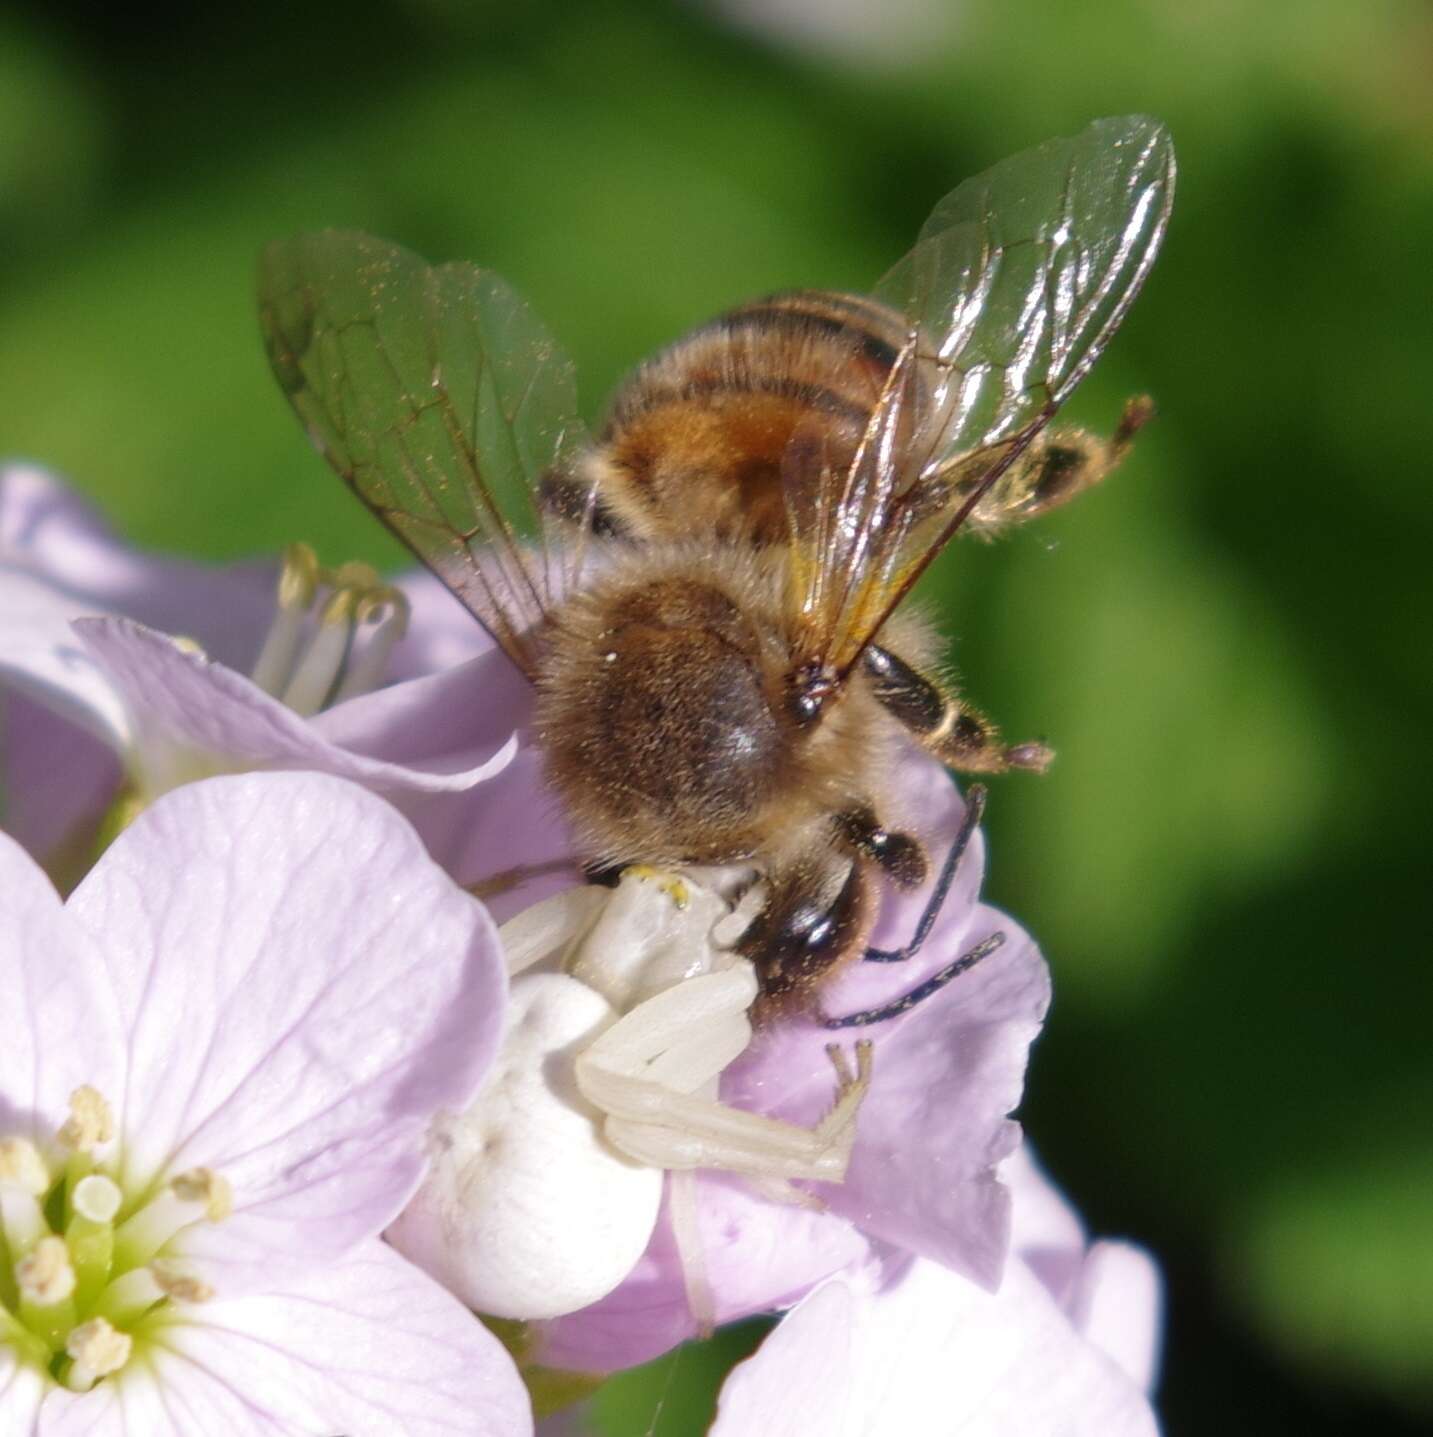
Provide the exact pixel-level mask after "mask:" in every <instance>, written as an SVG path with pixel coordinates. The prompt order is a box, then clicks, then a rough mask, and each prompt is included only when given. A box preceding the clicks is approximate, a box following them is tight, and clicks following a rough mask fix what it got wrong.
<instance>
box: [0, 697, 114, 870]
mask: <svg viewBox="0 0 1433 1437" xmlns="http://www.w3.org/2000/svg"><path fill="white" fill-rule="evenodd" d="M121 777H122V771H121V769H120V765H119V760H118V759H117V758H116V757H115V754H114V751H113V749H112V748H110V747H109V745H107V744H103V743H101V742H100V741H99V740H98V739H96V738H95V737H94V735H93V734H91V733H88V732H86V731H85V730H84V729H82V728H80V727H78V726H77V725H75V724H72V723H67V722H66V721H65V720H64V719H62V718H61V717H60V716H59V715H58V714H56V713H53V712H51V711H50V710H49V709H47V708H45V707H44V706H43V705H41V704H38V703H36V702H35V701H34V700H33V699H30V698H27V697H26V696H25V695H24V694H21V693H15V692H9V693H6V692H4V691H0V827H3V828H4V829H5V831H6V832H7V833H9V834H11V835H12V836H13V837H15V838H17V839H19V841H20V842H21V843H22V844H24V846H25V848H26V849H27V850H28V851H29V852H30V853H32V854H34V855H35V856H36V857H37V858H39V859H40V860H41V861H42V862H46V863H49V861H50V859H51V856H52V855H57V854H59V853H60V852H61V851H64V852H65V853H67V854H70V855H71V856H72V857H73V858H74V859H75V860H76V862H84V861H85V860H86V859H88V858H89V857H90V856H92V853H91V850H92V848H93V841H94V833H95V830H96V828H97V827H98V824H99V820H100V818H101V817H102V816H103V814H104V811H105V809H106V808H107V807H108V806H109V805H110V803H111V802H112V801H113V799H114V795H115V791H116V790H117V789H118V787H119V784H120V780H121Z"/></svg>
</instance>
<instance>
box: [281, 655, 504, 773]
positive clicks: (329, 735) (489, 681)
mask: <svg viewBox="0 0 1433 1437" xmlns="http://www.w3.org/2000/svg"><path fill="white" fill-rule="evenodd" d="M531 717H532V683H531V681H530V680H529V679H527V678H526V677H524V676H523V675H522V674H521V673H519V672H518V670H517V669H516V668H515V667H514V666H513V664H512V661H511V660H510V659H509V658H508V657H507V655H506V654H504V653H502V652H501V651H500V650H497V649H494V650H492V651H491V652H489V653H485V654H479V655H477V657H475V658H469V659H467V660H466V661H465V662H463V663H461V664H459V665H457V666H456V667H454V668H450V669H445V670H442V671H440V672H436V673H430V674H427V675H425V676H423V677H421V678H413V679H408V680H406V681H405V682H403V683H399V684H393V685H391V686H390V687H388V688H386V689H378V690H376V691H375V692H373V693H368V694H362V695H360V696H359V697H357V698H352V699H349V700H348V701H347V702H346V703H341V704H338V705H336V706H335V707H333V708H331V709H325V710H324V711H323V712H322V713H319V714H315V715H314V716H313V718H312V719H310V720H309V723H310V724H311V726H312V727H313V729H314V731H315V732H317V733H318V734H319V735H321V736H322V737H323V738H324V739H326V740H327V741H328V742H329V743H330V744H333V745H334V746H335V747H337V748H342V749H346V750H348V751H349V752H351V753H356V754H362V755H364V756H365V757H367V758H372V759H376V760H379V761H381V762H385V763H395V764H401V765H405V766H408V767H416V766H418V765H423V764H426V765H430V766H435V767H436V766H437V765H443V766H444V767H447V768H452V767H453V766H454V764H453V755H455V754H463V753H470V754H491V753H496V752H498V751H499V750H501V749H502V747H503V746H504V745H505V744H506V743H507V742H508V740H509V739H510V738H511V736H512V734H513V731H514V730H515V729H517V728H518V727H519V726H520V725H522V724H524V723H526V722H527V721H528V720H529V719H531Z"/></svg>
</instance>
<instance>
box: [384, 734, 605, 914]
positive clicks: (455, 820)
mask: <svg viewBox="0 0 1433 1437" xmlns="http://www.w3.org/2000/svg"><path fill="white" fill-rule="evenodd" d="M399 802H400V803H401V806H402V808H403V811H404V812H405V813H406V814H407V815H408V816H409V817H410V818H411V819H412V820H413V825H414V827H415V828H417V830H418V832H419V833H421V834H422V835H423V841H424V842H425V843H426V844H427V845H428V851H429V852H430V853H431V854H432V855H433V857H434V858H435V859H436V860H437V861H438V862H439V863H441V864H442V866H443V867H444V869H446V870H447V872H449V873H451V874H452V875H453V877H454V878H455V879H456V880H457V881H458V882H459V883H462V884H465V885H467V884H472V885H476V887H475V891H476V892H479V893H481V894H483V901H484V902H485V903H487V905H488V907H489V908H490V909H491V910H492V914H493V917H494V918H496V919H497V921H498V922H499V923H506V922H507V920H508V919H509V918H513V917H515V916H516V915H517V914H519V913H521V912H522V911H523V910H524V909H525V908H529V907H531V906H532V904H534V903H539V902H541V901H542V899H544V898H548V897H551V896H552V894H554V893H558V892H560V891H561V890H562V889H564V888H571V887H572V886H573V884H575V883H581V882H582V881H583V879H582V870H581V868H580V866H579V863H578V860H577V857H576V854H575V849H574V844H573V840H572V835H571V832H570V830H569V829H568V826H567V821H566V819H565V818H564V817H563V815H562V811H561V809H560V807H559V805H558V803H557V800H556V798H555V796H554V795H553V794H552V792H551V791H550V790H549V789H548V788H546V787H545V785H544V783H543V777H542V755H541V754H540V753H539V752H538V751H537V749H535V748H534V747H532V745H531V744H522V746H520V747H519V749H518V752H517V755H516V757H515V758H514V759H513V761H512V762H511V763H510V764H509V765H508V766H507V768H505V769H504V770H503V771H502V772H501V773H500V774H498V775H497V776H496V777H495V778H491V779H489V780H488V781H487V782H486V783H484V784H482V785H481V786H479V787H477V788H474V789H472V790H471V791H470V792H469V793H466V794H464V795H463V801H462V802H461V803H455V802H453V801H451V800H448V799H445V798H443V797H427V796H418V797H414V798H404V799H402V800H399Z"/></svg>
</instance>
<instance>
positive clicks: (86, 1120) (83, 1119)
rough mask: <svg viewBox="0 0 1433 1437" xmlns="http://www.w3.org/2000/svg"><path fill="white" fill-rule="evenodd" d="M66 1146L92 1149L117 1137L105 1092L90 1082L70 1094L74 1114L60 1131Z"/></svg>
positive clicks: (87, 1151) (62, 1143)
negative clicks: (101, 1091) (93, 1086)
mask: <svg viewBox="0 0 1433 1437" xmlns="http://www.w3.org/2000/svg"><path fill="white" fill-rule="evenodd" d="M56 1137H57V1138H58V1139H59V1141H60V1145H61V1146H62V1147H65V1148H68V1149H69V1150H70V1151H71V1152H74V1153H92V1152H93V1151H94V1150H95V1149H96V1148H97V1147H99V1146H100V1145H101V1144H102V1143H107V1142H109V1141H110V1139H111V1138H113V1137H114V1113H113V1112H112V1111H111V1110H110V1105H109V1104H108V1103H107V1102H106V1101H105V1098H104V1095H103V1094H102V1093H100V1092H98V1091H97V1090H96V1089H94V1088H92V1087H90V1085H89V1084H88V1083H85V1084H83V1085H81V1086H80V1087H78V1088H76V1089H75V1090H74V1092H73V1093H71V1094H70V1115H69V1117H68V1118H66V1119H65V1121H64V1122H63V1123H61V1124H60V1131H59V1132H58V1133H57V1134H56Z"/></svg>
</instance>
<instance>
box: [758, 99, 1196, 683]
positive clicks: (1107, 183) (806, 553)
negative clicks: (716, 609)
mask: <svg viewBox="0 0 1433 1437" xmlns="http://www.w3.org/2000/svg"><path fill="white" fill-rule="evenodd" d="M1173 194H1174V149H1173V146H1172V144H1171V141H1170V137H1169V133H1168V131H1167V130H1166V129H1165V128H1164V126H1163V125H1161V124H1159V123H1158V122H1157V121H1155V120H1151V119H1148V118H1146V117H1144V116H1139V115H1136V116H1129V117H1125V118H1120V119H1109V120H1096V121H1095V122H1094V123H1093V124H1092V125H1090V126H1088V127H1087V128H1086V129H1085V130H1083V131H1082V132H1081V133H1080V134H1078V135H1076V136H1075V137H1074V138H1072V139H1064V140H1052V141H1050V142H1049V143H1047V144H1044V145H1040V146H1037V147H1036V148H1035V149H1032V150H1026V151H1025V152H1024V153H1023V154H1019V155H1015V156H1014V157H1012V158H1011V159H1008V160H1004V161H1002V162H1001V163H1000V164H998V165H996V166H995V167H994V168H993V169H991V170H989V171H987V172H986V173H985V174H983V175H979V176H977V177H976V178H975V179H972V180H967V181H966V182H965V183H964V184H962V185H961V186H959V188H957V189H955V190H953V191H952V192H951V193H950V194H948V195H947V196H946V197H945V199H943V200H942V201H941V202H940V204H938V205H937V206H936V208H935V212H934V213H933V214H932V215H931V217H930V219H929V220H927V221H926V224H925V227H924V228H923V229H922V231H921V233H920V237H919V238H918V240H917V242H916V245H915V248H914V249H913V250H912V251H911V252H910V254H908V255H907V256H906V258H905V259H904V260H902V261H901V262H900V264H898V265H897V266H896V267H895V269H893V270H892V271H891V272H890V274H888V275H887V276H886V278H885V279H884V280H883V281H882V282H881V284H880V286H879V287H878V289H877V295H878V296H879V297H880V298H881V299H883V300H885V302H886V303H888V304H890V305H892V306H893V307H894V308H896V309H899V310H900V311H902V312H903V313H904V314H906V315H907V316H908V317H909V319H910V321H911V334H910V340H909V342H908V343H907V345H906V347H905V348H904V349H903V350H902V352H901V354H900V356H899V358H898V359H897V362H896V364H895V365H894V367H893V368H892V370H891V372H890V376H889V378H888V379H887V381H886V384H885V386H884V388H883V390H882V393H881V397H880V400H879V402H878V403H877V405H876V407H875V410H874V412H873V414H872V416H871V421H870V424H869V426H868V428H867V431H866V434H865V438H864V441H863V442H862V444H861V446H860V449H859V450H858V452H857V454H856V457H855V460H854V462H852V463H851V464H850V465H849V466H848V467H844V468H838V467H834V466H832V465H830V464H829V463H827V462H826V459H825V456H824V455H823V454H822V453H821V452H820V449H819V446H818V445H816V444H813V443H809V442H807V441H806V440H805V439H804V438H803V437H802V436H800V435H798V436H797V439H796V440H795V441H794V442H793V445H792V447H791V450H790V452H789V453H788V455H787V458H786V474H785V483H784V491H785V494H786V500H787V509H788V520H789V525H790V532H791V534H792V536H793V557H792V566H791V584H792V593H791V596H790V602H791V604H792V606H793V612H794V614H795V615H796V622H797V624H798V628H799V643H800V646H801V649H802V652H801V653H800V654H799V656H798V660H799V661H800V662H809V663H811V664H814V665H818V666H820V667H821V668H822V669H825V670H826V671H828V672H834V673H835V675H836V676H837V677H838V678H841V679H844V677H845V675H846V674H847V673H849V671H850V668H851V666H852V665H853V664H854V663H855V661H856V660H857V658H859V656H860V654H861V652H862V650H863V649H864V648H865V647H866V645H867V644H869V643H870V642H871V640H872V639H873V638H874V636H875V634H876V632H877V631H878V630H879V629H880V626H881V625H882V624H883V623H884V622H885V620H886V619H887V618H888V617H889V616H890V614H891V612H892V611H893V610H894V609H895V607H896V605H897V604H899V603H900V601H901V599H902V598H904V597H905V595H906V593H907V592H908V591H909V590H910V588H911V586H912V585H913V584H914V583H915V581H916V579H917V578H918V577H919V576H920V574H921V573H922V572H923V571H924V569H925V567H926V565H927V564H929V563H930V561H931V560H932V559H933V558H934V557H935V555H936V554H937V553H938V552H939V551H940V550H941V548H943V547H944V545H945V544H946V543H947V542H948V540H949V539H950V538H951V537H952V536H953V535H954V534H955V532H956V531H957V530H958V529H959V528H960V526H961V524H962V523H964V521H965V519H966V517H967V516H968V515H969V513H970V511H971V509H972V508H974V506H975V505H976V504H977V503H978V502H979V501H980V498H981V496H982V495H983V494H985V493H986V491H987V490H988V489H989V488H990V486H991V485H992V484H993V483H994V482H995V480H996V479H997V478H999V476H1000V474H1001V473H1002V472H1004V470H1005V469H1006V468H1007V467H1008V466H1009V465H1010V464H1011V463H1012V462H1013V461H1014V460H1015V459H1016V458H1017V457H1018V456H1019V454H1020V452H1021V450H1023V449H1024V447H1025V446H1026V445H1027V444H1029V442H1030V441H1031V439H1033V438H1034V437H1035V435H1036V434H1037V433H1039V431H1040V429H1041V428H1042V427H1043V426H1044V425H1045V424H1046V423H1048V421H1049V419H1050V417H1051V416H1052V415H1053V414H1054V413H1055V411H1056V409H1058V408H1059V406H1060V405H1061V404H1062V403H1063V402H1064V401H1065V399H1066V398H1067V397H1068V396H1069V394H1070V392H1071V390H1073V389H1074V387H1075V385H1076V384H1078V383H1079V381H1080V380H1081V379H1082V378H1083V377H1084V376H1085V374H1086V372H1087V371H1088V370H1089V368H1090V366H1091V365H1092V364H1093V363H1094V362H1095V360H1096V358H1098V356H1099V354H1100V351H1101V350H1102V349H1103V348H1104V346H1105V344H1106V343H1107V342H1108V341H1109V338H1110V336H1111V335H1112V334H1113V333H1114V331H1115V330H1116V328H1118V326H1119V324H1120V321H1121V320H1122V319H1123V318H1124V315H1125V312H1126V310H1127V309H1128V308H1129V306H1130V304H1131V303H1132V302H1133V300H1134V297H1135V295H1136V294H1137V293H1138V291H1139V287H1140V285H1141V284H1142V283H1143V281H1144V277H1145V275H1146V274H1147V273H1148V271H1149V267H1150V265H1151V264H1152V263H1153V262H1154V256H1155V253H1156V251H1157V250H1158V248H1159V243H1160V240H1161V239H1162V237H1163V235H1164V230H1165V225H1166V223H1167V222H1168V218H1169V209H1170V204H1171V201H1172V200H1173Z"/></svg>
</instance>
